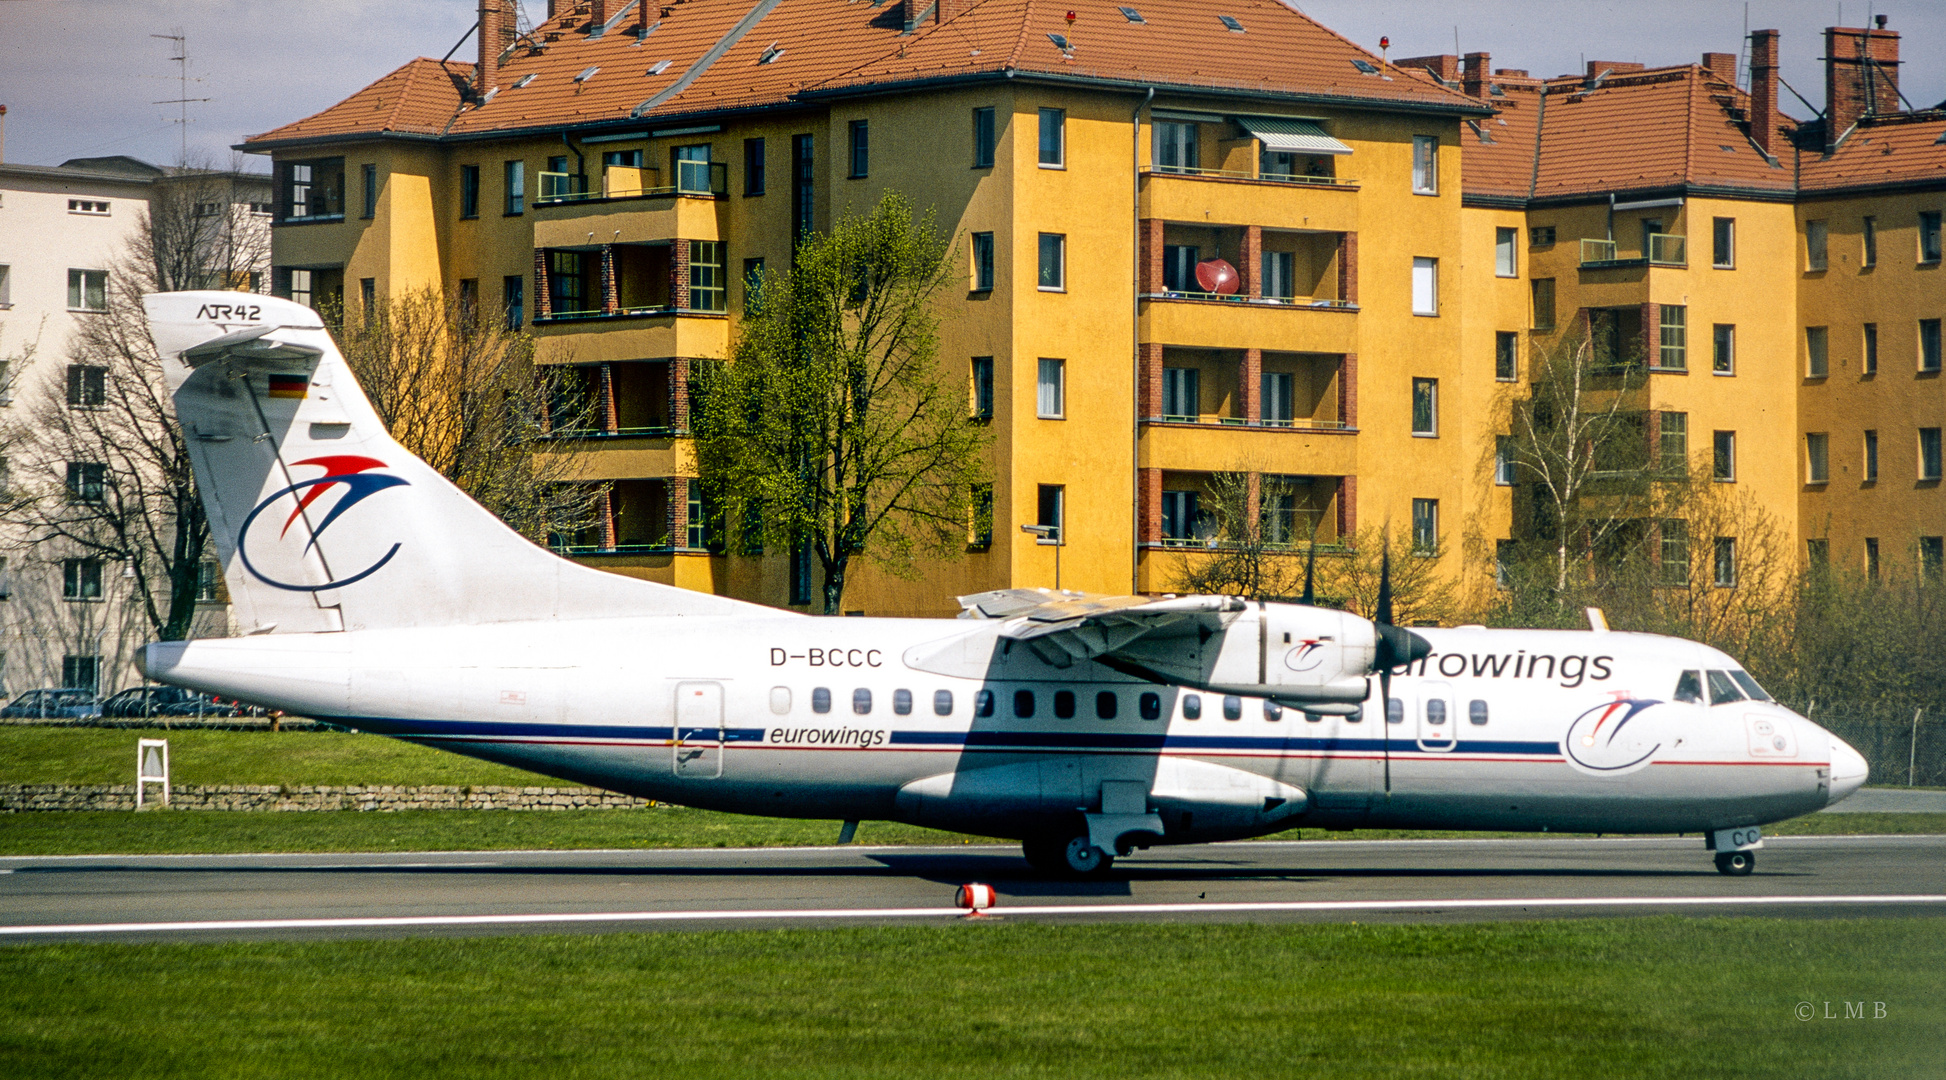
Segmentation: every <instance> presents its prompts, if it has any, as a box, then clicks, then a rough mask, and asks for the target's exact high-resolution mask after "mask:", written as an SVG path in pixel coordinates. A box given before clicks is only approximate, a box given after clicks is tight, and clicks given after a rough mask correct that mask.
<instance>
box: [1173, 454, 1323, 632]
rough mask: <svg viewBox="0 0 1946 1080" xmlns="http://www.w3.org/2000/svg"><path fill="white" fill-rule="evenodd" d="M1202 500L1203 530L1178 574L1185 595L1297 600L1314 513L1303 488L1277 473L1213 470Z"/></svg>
mask: <svg viewBox="0 0 1946 1080" xmlns="http://www.w3.org/2000/svg"><path fill="white" fill-rule="evenodd" d="M1202 495H1203V497H1202V498H1201V499H1200V500H1199V501H1198V512H1199V514H1200V515H1201V517H1202V519H1203V520H1202V521H1201V522H1199V523H1198V524H1199V526H1200V527H1199V528H1198V530H1197V531H1198V533H1199V534H1207V535H1203V536H1202V539H1201V540H1200V541H1199V542H1198V544H1197V546H1196V548H1195V549H1194V553H1193V554H1189V555H1187V557H1186V558H1185V559H1184V560H1183V563H1182V567H1181V569H1180V570H1179V571H1178V573H1177V574H1176V578H1175V583H1174V587H1175V588H1176V589H1177V591H1179V592H1186V593H1212V594H1223V595H1228V596H1243V597H1249V598H1251V599H1264V600H1289V599H1294V598H1296V597H1297V596H1299V595H1301V594H1302V592H1303V589H1304V557H1305V553H1306V552H1307V551H1308V550H1309V547H1310V545H1311V542H1312V541H1313V539H1314V538H1315V536H1316V528H1317V520H1316V515H1315V514H1314V513H1309V512H1307V511H1306V510H1303V509H1299V508H1298V507H1297V505H1296V504H1297V502H1298V500H1299V498H1300V497H1301V495H1302V492H1300V490H1299V488H1298V486H1297V485H1295V484H1292V483H1291V482H1290V481H1289V480H1288V479H1287V478H1285V477H1282V476H1279V475H1277V474H1274V473H1264V472H1261V471H1255V470H1251V469H1236V470H1231V471H1224V472H1216V473H1211V474H1210V475H1209V479H1208V480H1207V481H1206V482H1205V483H1204V486H1203V492H1202Z"/></svg>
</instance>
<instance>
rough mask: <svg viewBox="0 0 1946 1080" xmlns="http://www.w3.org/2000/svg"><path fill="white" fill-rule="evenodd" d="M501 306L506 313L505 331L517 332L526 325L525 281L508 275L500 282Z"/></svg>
mask: <svg viewBox="0 0 1946 1080" xmlns="http://www.w3.org/2000/svg"><path fill="white" fill-rule="evenodd" d="M500 301H501V306H502V307H503V308H505V309H506V312H507V329H509V330H518V329H520V328H521V327H522V326H525V325H526V324H527V279H526V278H525V277H523V276H522V275H520V274H509V275H507V276H506V277H505V278H503V279H501V282H500Z"/></svg>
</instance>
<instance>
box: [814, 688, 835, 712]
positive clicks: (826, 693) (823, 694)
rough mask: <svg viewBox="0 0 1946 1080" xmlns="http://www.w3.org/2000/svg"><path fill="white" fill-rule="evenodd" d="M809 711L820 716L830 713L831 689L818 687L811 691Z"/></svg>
mask: <svg viewBox="0 0 1946 1080" xmlns="http://www.w3.org/2000/svg"><path fill="white" fill-rule="evenodd" d="M811 711H812V712H814V713H817V714H819V715H820V716H821V715H823V714H825V713H828V712H830V711H831V688H830V687H828V686H820V687H818V688H817V689H815V690H813V691H811Z"/></svg>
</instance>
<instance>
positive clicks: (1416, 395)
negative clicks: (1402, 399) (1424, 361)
mask: <svg viewBox="0 0 1946 1080" xmlns="http://www.w3.org/2000/svg"><path fill="white" fill-rule="evenodd" d="M1412 433H1413V434H1414V435H1420V436H1429V437H1430V436H1437V435H1438V434H1439V380H1438V379H1414V380H1412Z"/></svg>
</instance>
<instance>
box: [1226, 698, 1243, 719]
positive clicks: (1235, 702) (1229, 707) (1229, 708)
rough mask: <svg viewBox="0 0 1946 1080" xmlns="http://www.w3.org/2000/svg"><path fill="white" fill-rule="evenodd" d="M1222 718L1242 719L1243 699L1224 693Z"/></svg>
mask: <svg viewBox="0 0 1946 1080" xmlns="http://www.w3.org/2000/svg"><path fill="white" fill-rule="evenodd" d="M1223 719H1225V720H1241V719H1243V699H1242V698H1240V697H1232V696H1228V695H1225V696H1224V698H1223Z"/></svg>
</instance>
